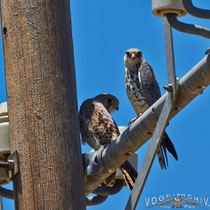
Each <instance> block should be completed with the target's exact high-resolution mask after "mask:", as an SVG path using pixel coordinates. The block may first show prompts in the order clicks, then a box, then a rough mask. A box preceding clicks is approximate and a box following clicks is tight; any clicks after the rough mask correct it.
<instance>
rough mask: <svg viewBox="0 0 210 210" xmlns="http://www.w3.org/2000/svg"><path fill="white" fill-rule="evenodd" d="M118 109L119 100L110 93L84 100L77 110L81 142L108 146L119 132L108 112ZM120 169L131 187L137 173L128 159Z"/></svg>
mask: <svg viewBox="0 0 210 210" xmlns="http://www.w3.org/2000/svg"><path fill="white" fill-rule="evenodd" d="M118 109H119V101H118V99H117V98H116V97H115V96H113V95H111V94H106V93H104V94H100V95H98V96H96V97H94V98H90V99H87V100H85V101H84V102H83V103H82V105H81V107H80V111H79V120H80V132H81V136H82V143H83V144H84V143H88V144H89V146H91V147H92V148H93V149H94V150H98V149H99V148H100V147H101V145H104V146H109V144H111V143H112V142H113V141H114V140H116V139H117V137H118V136H119V135H120V132H119V129H118V127H117V124H116V123H115V121H114V120H113V119H112V117H111V115H110V114H111V113H112V112H114V111H115V110H118ZM120 169H121V170H122V172H123V175H124V178H125V182H126V184H127V185H128V186H129V188H130V189H132V187H133V185H134V183H135V180H136V178H137V175H138V173H137V172H136V170H135V169H134V168H133V167H132V165H131V164H130V163H129V161H125V162H124V163H123V164H122V166H121V167H120Z"/></svg>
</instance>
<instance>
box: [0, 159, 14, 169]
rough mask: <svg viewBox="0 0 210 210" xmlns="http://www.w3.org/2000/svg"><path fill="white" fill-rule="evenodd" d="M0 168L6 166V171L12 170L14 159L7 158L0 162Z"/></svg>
mask: <svg viewBox="0 0 210 210" xmlns="http://www.w3.org/2000/svg"><path fill="white" fill-rule="evenodd" d="M0 168H6V169H7V170H8V171H14V161H12V160H8V161H6V162H0Z"/></svg>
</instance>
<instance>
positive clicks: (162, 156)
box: [157, 146, 167, 169]
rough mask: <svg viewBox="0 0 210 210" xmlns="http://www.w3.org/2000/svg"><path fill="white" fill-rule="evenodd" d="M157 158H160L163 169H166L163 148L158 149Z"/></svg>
mask: <svg viewBox="0 0 210 210" xmlns="http://www.w3.org/2000/svg"><path fill="white" fill-rule="evenodd" d="M157 156H158V161H159V164H160V167H161V169H164V168H165V169H166V168H167V167H166V162H165V158H164V154H163V149H162V147H161V146H160V147H159V148H158V151H157Z"/></svg>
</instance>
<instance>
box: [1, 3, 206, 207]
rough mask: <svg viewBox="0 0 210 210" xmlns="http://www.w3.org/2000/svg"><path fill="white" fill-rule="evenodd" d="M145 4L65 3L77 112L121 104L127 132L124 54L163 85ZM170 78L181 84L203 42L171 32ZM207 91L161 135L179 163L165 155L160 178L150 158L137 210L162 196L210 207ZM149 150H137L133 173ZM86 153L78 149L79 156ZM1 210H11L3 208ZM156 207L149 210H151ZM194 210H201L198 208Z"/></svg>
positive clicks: (121, 198) (160, 41)
mask: <svg viewBox="0 0 210 210" xmlns="http://www.w3.org/2000/svg"><path fill="white" fill-rule="evenodd" d="M151 2H152V1H148V0H143V1H140V0H132V1H127V0H122V1H120V2H119V1H113V0H107V1H98V0H91V1H82V0H72V1H71V14H72V29H73V41H74V52H75V66H76V77H77V96H78V105H79V106H80V104H81V103H82V102H83V101H84V100H85V99H87V98H90V97H94V96H96V95H97V94H100V93H111V94H113V95H115V96H116V97H117V98H118V99H119V101H120V110H119V111H118V112H115V113H114V114H113V115H112V116H113V118H114V119H115V121H116V122H117V124H118V125H125V126H127V124H128V122H129V121H130V120H131V119H132V118H133V117H135V112H134V110H133V108H132V107H131V105H130V103H129V100H128V98H127V95H126V91H125V84H124V80H125V71H124V65H123V56H124V53H125V51H126V49H128V48H131V47H135V48H139V49H141V50H142V51H143V53H144V55H145V59H146V60H147V61H148V62H149V63H150V64H151V65H152V66H153V68H154V70H155V73H156V75H157V78H158V80H159V83H160V87H161V92H162V94H163V93H164V92H165V91H164V90H163V88H162V86H163V85H165V84H167V75H166V59H165V46H164V35H163V21H162V18H159V17H156V16H154V15H153V14H152V12H151ZM193 3H194V5H196V6H198V7H201V8H206V9H210V5H209V1H207V0H200V1H193ZM180 20H182V21H184V22H187V23H193V24H198V25H202V26H205V27H208V28H210V21H209V20H200V19H198V18H194V17H192V16H190V15H187V16H185V17H183V18H180ZM173 38H174V49H175V64H176V73H177V76H178V77H179V78H182V77H183V75H185V74H186V73H187V72H188V71H189V70H190V69H191V68H192V67H193V66H195V64H196V63H198V62H199V61H200V60H201V59H202V58H203V57H204V56H205V54H204V52H205V51H206V50H207V49H208V48H209V40H208V39H206V38H202V37H199V36H195V35H190V34H184V33H181V32H178V31H175V30H173ZM0 59H1V60H0V62H1V69H0V80H1V82H0V90H1V92H0V102H3V101H5V100H6V93H5V82H4V72H3V71H4V70H3V56H2V51H1V57H0ZM209 104H210V88H206V90H205V91H204V93H203V94H202V95H200V96H198V97H197V98H196V99H195V100H194V101H192V102H191V103H190V104H189V105H188V106H187V107H186V108H185V109H183V110H182V111H181V112H180V113H179V114H178V115H177V116H176V117H175V118H174V119H173V120H171V121H170V125H169V126H168V127H167V133H168V134H169V136H170V137H171V139H172V141H173V142H174V145H175V147H176V150H177V153H178V156H179V160H178V161H175V160H174V159H173V158H172V157H171V156H170V155H169V168H168V169H167V170H161V169H160V167H159V163H158V160H157V158H155V161H154V164H153V167H152V169H151V173H150V175H149V178H148V180H147V182H146V185H145V188H144V191H143V194H142V196H141V199H140V202H139V205H138V207H137V209H146V208H145V203H144V199H145V198H146V199H148V198H152V197H157V198H158V197H159V196H160V195H164V196H165V195H166V194H169V193H170V194H171V195H172V194H173V193H175V194H177V193H181V194H186V195H187V194H191V195H192V196H193V197H194V196H195V197H197V196H198V197H199V199H200V197H201V198H203V197H204V198H208V199H209V201H208V204H210V164H209V163H210V152H209V148H210V129H209V124H210V123H209V121H210V120H209V119H210V109H209ZM147 147H148V142H147V143H146V144H145V145H144V146H143V147H142V148H140V149H139V150H138V156H139V157H138V161H139V166H138V167H140V164H141V163H142V160H143V157H144V154H145V152H146V149H147ZM89 150H90V148H89V147H88V146H82V151H83V152H87V151H89ZM129 195H130V191H129V190H128V189H127V188H123V190H121V192H120V193H118V194H117V195H114V196H110V197H109V198H108V199H107V200H106V201H105V202H104V203H103V204H100V205H97V206H93V207H88V208H87V209H88V210H97V209H100V210H103V209H117V210H118V209H124V207H125V205H126V203H127V200H128V198H129ZM4 206H6V207H5V209H13V207H12V205H11V204H8V203H5V202H4ZM155 208H156V209H157V208H158V207H154V208H153V209H155ZM196 209H203V208H201V207H196Z"/></svg>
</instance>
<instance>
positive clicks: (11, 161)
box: [0, 151, 19, 180]
mask: <svg viewBox="0 0 210 210" xmlns="http://www.w3.org/2000/svg"><path fill="white" fill-rule="evenodd" d="M0 168H5V169H6V171H8V174H9V175H8V176H9V180H12V179H13V178H14V176H15V175H17V174H18V172H19V162H18V154H17V151H16V152H14V153H13V154H12V155H10V156H9V157H8V159H7V161H5V162H0Z"/></svg>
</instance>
